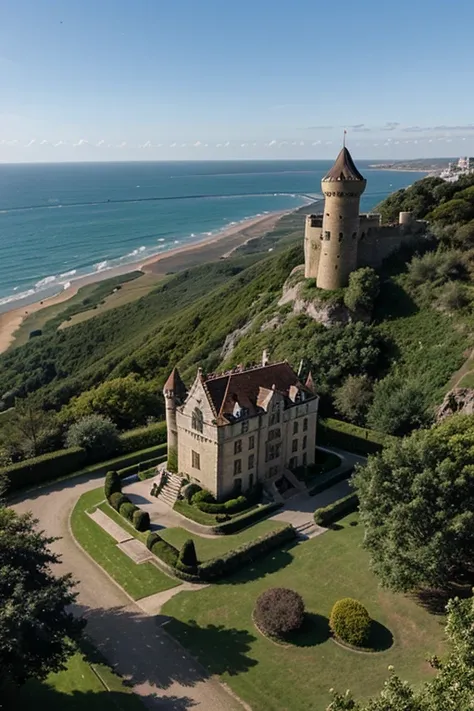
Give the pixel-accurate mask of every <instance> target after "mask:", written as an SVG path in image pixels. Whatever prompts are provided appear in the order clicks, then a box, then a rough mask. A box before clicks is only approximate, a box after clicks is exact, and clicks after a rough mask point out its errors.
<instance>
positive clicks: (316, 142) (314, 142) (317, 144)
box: [311, 141, 321, 146]
mask: <svg viewBox="0 0 474 711" xmlns="http://www.w3.org/2000/svg"><path fill="white" fill-rule="evenodd" d="M311 145H313V146H320V145H321V141H313V143H312V144H311Z"/></svg>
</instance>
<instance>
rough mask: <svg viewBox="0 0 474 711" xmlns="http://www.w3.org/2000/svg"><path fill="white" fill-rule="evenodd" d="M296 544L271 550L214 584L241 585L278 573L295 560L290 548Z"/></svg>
mask: <svg viewBox="0 0 474 711" xmlns="http://www.w3.org/2000/svg"><path fill="white" fill-rule="evenodd" d="M294 545H297V544H296V543H295V544H290V545H289V546H288V545H287V546H285V547H284V548H282V549H280V550H278V549H276V550H274V551H269V552H268V553H267V554H266V555H265V557H262V558H258V559H257V560H255V561H252V562H249V563H247V564H246V565H245V567H243V568H242V569H241V570H239V571H236V572H235V573H233V574H232V575H230V576H229V577H225V578H222V580H216V581H215V582H214V583H213V585H241V584H242V583H250V582H252V581H253V580H259V579H260V578H264V577H265V576H266V575H272V574H273V573H278V571H279V570H282V569H283V568H286V566H287V565H290V563H291V562H292V561H293V556H292V555H291V553H290V549H291V548H293V546H294Z"/></svg>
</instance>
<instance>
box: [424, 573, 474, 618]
mask: <svg viewBox="0 0 474 711" xmlns="http://www.w3.org/2000/svg"><path fill="white" fill-rule="evenodd" d="M473 583H474V581H473V580H472V579H470V580H469V581H467V582H465V583H462V584H456V583H451V584H449V585H446V586H445V587H444V588H423V589H422V590H417V591H416V592H414V593H412V594H411V597H412V598H413V599H414V600H415V602H417V603H418V604H419V605H421V606H422V607H424V608H425V609H426V610H428V612H430V613H431V614H432V615H444V614H445V613H446V605H447V604H448V601H449V600H450V599H451V598H453V597H460V598H463V599H466V598H468V597H472V587H473Z"/></svg>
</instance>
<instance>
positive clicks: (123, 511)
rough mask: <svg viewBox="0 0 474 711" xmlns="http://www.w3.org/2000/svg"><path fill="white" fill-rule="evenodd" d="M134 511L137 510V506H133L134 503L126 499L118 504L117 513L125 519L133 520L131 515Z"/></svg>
mask: <svg viewBox="0 0 474 711" xmlns="http://www.w3.org/2000/svg"><path fill="white" fill-rule="evenodd" d="M135 511H138V506H135V504H132V502H131V501H130V500H129V499H128V500H127V501H124V502H123V503H122V504H120V507H119V514H120V515H121V516H123V517H124V518H126V519H127V521H130V522H132V521H133V515H134V513H135Z"/></svg>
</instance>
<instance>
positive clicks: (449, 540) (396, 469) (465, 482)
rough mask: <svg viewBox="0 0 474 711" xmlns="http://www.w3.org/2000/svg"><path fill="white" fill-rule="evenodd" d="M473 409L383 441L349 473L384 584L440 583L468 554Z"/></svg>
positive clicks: (471, 548) (472, 537) (473, 527)
mask: <svg viewBox="0 0 474 711" xmlns="http://www.w3.org/2000/svg"><path fill="white" fill-rule="evenodd" d="M473 461H474V417H472V416H470V415H454V416H452V417H450V418H448V419H447V420H445V421H444V422H442V423H441V424H438V425H436V426H435V427H433V428H432V429H431V430H420V431H418V432H414V433H413V434H412V435H411V436H410V437H406V438H405V439H401V440H398V441H395V442H393V443H391V444H389V445H388V446H387V447H385V449H384V450H383V451H382V452H381V453H379V454H378V455H376V456H373V457H369V460H368V462H367V465H366V466H365V467H364V468H363V469H360V470H359V471H358V472H357V473H356V475H355V476H354V483H355V486H356V487H357V493H358V496H359V501H360V504H359V508H360V514H361V519H362V521H363V523H364V526H365V539H364V545H365V546H366V548H367V549H368V551H369V552H370V556H371V562H372V567H373V569H374V571H375V572H376V574H377V575H378V576H379V578H380V581H381V583H382V585H384V586H386V587H389V588H391V589H393V590H399V591H407V590H412V589H414V588H417V587H420V586H423V585H429V586H442V585H445V584H446V583H448V582H449V581H452V580H453V579H455V578H456V577H457V576H460V575H462V574H463V572H464V571H465V570H466V569H467V568H468V567H469V566H471V565H472V563H473V560H474V466H473V464H472V462H473Z"/></svg>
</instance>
